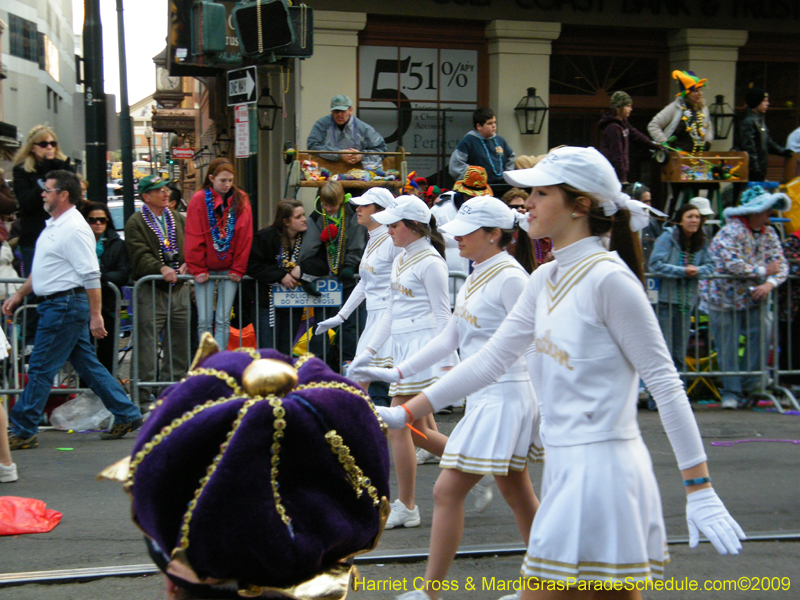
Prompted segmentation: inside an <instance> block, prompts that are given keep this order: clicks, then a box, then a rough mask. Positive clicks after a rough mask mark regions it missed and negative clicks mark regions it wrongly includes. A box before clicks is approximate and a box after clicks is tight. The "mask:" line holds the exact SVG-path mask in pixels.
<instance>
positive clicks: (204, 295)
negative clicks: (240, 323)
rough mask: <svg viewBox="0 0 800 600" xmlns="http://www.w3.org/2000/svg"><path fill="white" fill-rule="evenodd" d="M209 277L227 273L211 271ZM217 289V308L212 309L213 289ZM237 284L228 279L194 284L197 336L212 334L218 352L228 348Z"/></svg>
mask: <svg viewBox="0 0 800 600" xmlns="http://www.w3.org/2000/svg"><path fill="white" fill-rule="evenodd" d="M209 274H210V275H227V274H228V273H227V271H224V272H223V271H212V272H211V273H209ZM217 283H219V287H218V288H217V307H216V310H215V309H214V288H215V287H216V284H217ZM238 287H239V284H238V283H236V282H235V281H232V280H230V279H227V278H226V279H221V280H213V279H209V280H208V281H206V282H205V283H197V282H196V281H195V283H194V297H195V301H196V302H197V334H198V338H199V337H201V336H202V335H203V334H204V333H205V332H206V331H208V332H209V333H213V334H214V339H215V340H216V342H217V346H219V349H220V350H225V349H227V348H228V336H229V335H230V333H231V308H232V307H233V299H234V298H235V297H236V290H237V289H238Z"/></svg>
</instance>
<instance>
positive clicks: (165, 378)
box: [130, 273, 466, 398]
mask: <svg viewBox="0 0 800 600" xmlns="http://www.w3.org/2000/svg"><path fill="white" fill-rule="evenodd" d="M465 278H466V275H464V274H462V273H453V274H451V279H454V280H458V279H460V280H463V279H465ZM225 279H227V275H219V274H218V275H210V276H209V280H210V281H224V280H225ZM178 280H179V281H180V282H184V284H186V283H188V282H191V281H193V280H194V278H193V277H192V276H190V275H179V276H178ZM163 281H164V280H163V277H161V276H160V275H150V276H147V277H143V278H141V279H139V280H138V281H137V282H136V284H135V285H134V287H133V295H132V299H131V307H130V313H131V314H132V322H133V334H132V344H133V348H134V352H133V353H132V357H131V380H132V396H133V398H138V397H139V393H140V392H139V388H142V387H144V388H149V389H151V390H152V391H153V396H154V397H156V396H157V395H158V390H159V389H160V388H163V387H166V386H168V385H169V384H170V383H173V382H174V381H177V380H179V379H180V378H181V377H183V375H184V373H177V372H173V370H172V369H171V368H170V367H171V365H170V364H165V365H164V367H165V368H163V369H161V370H160V371H159V370H157V371H156V372H157V374H158V376H157V377H156V378H155V379H154V380H142V379H141V377H140V366H139V353H138V352H137V351H136V349H137V348H139V344H140V342H139V338H140V333H141V332H140V331H139V326H140V321H139V317H137V312H138V311H139V310H140V307H139V298H140V295H141V290H142V288H143V286H150V287H151V288H155V285H156V283H157V282H163ZM248 288H250V290H251V291H249V290H248ZM169 290H170V292H169V293H168V294H167V299H168V310H167V322H166V323H165V326H164V330H163V334H162V337H165V339H162V347H163V346H164V345H167V346H169V347H172V342H173V341H172V339H171V333H170V327H169V325H170V323H169V320H170V315H171V313H172V304H171V303H172V292H171V290H172V287H171V286H170V288H169ZM262 300H265V299H263V298H261V292H260V291H259V286H258V285H257V284H256V281H255V280H253V279H252V278H250V277H244V278H243V279H242V281H241V282H239V284H238V290H237V300H236V301H235V302H234V310H235V311H236V313H237V314H238V315H244V314H245V313H247V312H248V311H249V317H250V318H249V321H250V322H251V323H252V325H253V330H254V333H255V337H256V346H261V344H260V343H259V341H260V340H262V331H261V318H260V317H261V311H262V310H269V308H268V306H265V307H263V308H262V307H261V304H262ZM246 304H247V306H246ZM264 304H265V305H268V304H269V303H268V301H266V300H265V301H264ZM245 308H247V310H245ZM295 308H297V307H295ZM313 308H315V313H314V320H313V323H312V321H311V320H310V319H309V318H308V312H306V315H307V318H306V319H305V320H301V321H299V322H295V311H293V310H287V311H285V312H283V311H282V312H281V313H279V314H276V318H288V319H289V327H288V331H289V336H290V338H289V339H288V347H289V348H290V349H293V348H295V347H296V346H297V344H298V343H300V344H301V346H302V345H303V344H305V347H306V348H308V347H309V345H310V344H311V340H312V339H314V338H315V336H314V327H315V325H316V324H317V323H319V322H320V321H321V320H322V316H321V311H318V310H317V309H318V308H319V307H313ZM331 308H332V307H331ZM143 310H150V311H151V314H150V316H151V318H150V319H149V323H151V324H153V325H154V324H155V321H156V318H155V316H156V309H155V305H153V306H152V307H147V308H144V309H143ZM306 311H308V308H306ZM365 311H366V306H365V304H364V303H362V304H361V305H360V306H359V307H358V309H357V310H356V312H355V313H354V318H355V322H356V323H355V337H356V341H357V340H358V338H359V337H360V336H361V333H362V325H361V323H362V322H364V321H366V314H365ZM190 327H191V325H190ZM157 333H159V332H154V335H153V336H152V337H153V347H152V348H150V349H143V351H150V352H152V354H153V356H155V357H156V366H158V358H159V357H160V355H161V354H163V352H162V351H160V350H159V344H158V335H156V334H157ZM326 335H327V334H326ZM277 336H278V333H277V328H273V330H272V343H271V344H269V343H267V344H266V346H268V347H273V348H276V347H279V342H280V341H281V340H279V339H278V337H277ZM343 338H344V336H343V335H342V331H341V326H340V327H339V328H338V333H337V334H336V338H335V342H333V344H331V343H330V342H325V343H322V352H321V353H320V354H319V358H320V359H322V360H323V361H324V362H326V363H328V364H329V365H330V362H329V358H331V357H330V352H331V350H333V349H335V350H337V351H338V358H337V359H336V360H335V361H333V362H334V364H333V365H330V366H331V367H333V368H334V369H337V370H338V371H339V372H340V373H343V372H344V369H345V366H346V365H345V364H344V360H343V348H344V339H343ZM191 339H192V335H191V331H189V335H187V336H186V340H183V341H179V343H180V344H181V345H183V346H184V347H185V349H186V355H187V356H188V357H189V361H191V359H192V357H193V355H194V351H195V348H194V347H192V342H191ZM232 340H233V342H231V340H229V342H228V346H229V347H231V346H233V347H240V348H241V347H243V346H244V333H243V328H240V329H239V332H238V334H237V337H234V338H232ZM284 341H287V340H284ZM317 341H319V340H317ZM284 345H287V344H284ZM170 356H171V355H170ZM164 358H165V359H166V356H165V357H164Z"/></svg>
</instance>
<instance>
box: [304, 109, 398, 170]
mask: <svg viewBox="0 0 800 600" xmlns="http://www.w3.org/2000/svg"><path fill="white" fill-rule="evenodd" d="M306 145H307V146H308V149H309V150H333V151H339V150H350V151H351V152H353V154H320V156H321V157H322V158H324V159H325V160H330V161H334V162H336V161H340V160H341V161H343V162H345V163H346V164H349V165H351V168H353V167H355V166H357V165H358V163H361V166H362V167H363V168H365V169H369V170H375V169H380V167H381V161H382V157H381V156H380V155H379V154H369V155H366V156H364V155H363V154H361V153H362V152H386V142H385V141H384V140H383V137H382V136H381V134H380V133H378V132H377V131H375V129H374V128H373V127H372V126H370V125H367V124H366V123H365V122H364V121H361V120H359V119H356V118H355V117H354V116H353V101H352V100H350V98H348V97H347V96H345V95H344V94H339V95H338V96H334V97H333V99H332V100H331V114H330V115H326V116H324V117H322V118H321V119H320V120H319V121H317V122H316V123H314V127H312V128H311V133H309V134H308V141H307V142H306Z"/></svg>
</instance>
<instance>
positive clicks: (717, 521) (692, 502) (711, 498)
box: [686, 488, 747, 554]
mask: <svg viewBox="0 0 800 600" xmlns="http://www.w3.org/2000/svg"><path fill="white" fill-rule="evenodd" d="M686 522H687V524H688V525H689V547H690V548H695V547H697V544H698V542H699V541H700V533H701V532H702V533H703V534H704V535H705V536H706V537H707V538H708V540H709V541H710V542H711V543H712V544H714V548H716V549H717V552H719V553H720V554H728V553H730V554H739V550H741V548H742V543H741V542H740V541H739V540H744V539H747V536H746V535H745V533H744V531H742V528H741V527H739V524H738V523H737V522H736V521H734V520H733V517H731V515H730V513H729V512H728V509H726V508H725V505H724V504H723V503H722V500H720V499H719V496H717V492H715V491H714V488H704V489H702V490H698V491H696V492H692V493H691V494H689V495H688V496H687V498H686Z"/></svg>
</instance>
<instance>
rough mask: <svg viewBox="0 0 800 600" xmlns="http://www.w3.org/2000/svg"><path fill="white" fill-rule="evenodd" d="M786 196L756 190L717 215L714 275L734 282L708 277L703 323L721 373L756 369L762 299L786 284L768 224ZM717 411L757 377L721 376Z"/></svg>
mask: <svg viewBox="0 0 800 600" xmlns="http://www.w3.org/2000/svg"><path fill="white" fill-rule="evenodd" d="M790 205H791V202H790V200H789V197H788V196H786V194H769V193H767V192H766V191H764V189H763V188H762V187H761V186H754V187H751V188H749V189H748V190H746V191H745V192H744V194H742V202H741V205H739V206H736V207H729V208H726V209H725V210H724V211H723V213H722V214H723V217H724V218H725V221H726V224H725V226H724V227H723V228H722V229H720V230H719V232H718V233H717V235H716V236H714V240H713V241H712V242H711V247H710V249H709V250H710V254H711V259H712V260H713V262H714V266H715V269H714V273H715V274H717V275H733V276H735V277H736V279H712V280H711V281H709V284H708V288H707V290H706V295H707V298H706V302H707V304H708V308H709V323H710V325H711V333H712V335H713V336H714V342H715V348H716V350H717V360H718V362H719V367H720V370H722V371H757V370H759V369H760V368H761V366H762V365H761V358H762V356H761V355H762V352H765V351H766V350H767V349H766V348H762V347H761V332H762V328H766V327H767V307H766V301H767V299H768V298H769V295H770V293H771V292H772V290H774V289H775V288H776V287H778V286H779V285H780V284H781V283H783V282H784V281H785V280H786V276H787V274H788V272H789V267H788V264H787V262H786V258H785V257H784V256H783V251H782V249H781V243H780V239H779V238H778V234H777V233H775V230H774V229H773V228H772V227H771V226H770V225H769V219H770V213H771V212H772V211H773V210H787V209H788V208H789V206H790ZM740 335H744V336H745V340H746V341H745V344H746V345H745V352H744V356H743V361H742V362H741V364H740V360H739V337H740ZM722 382H723V384H722V387H723V391H722V407H723V408H728V409H735V408H739V407H740V406H742V405H743V403H744V402H745V394H747V393H750V392H753V391H755V390H756V387H757V385H758V383H759V377H758V376H757V375H748V376H746V377H744V378H743V377H742V376H739V375H727V376H723V378H722Z"/></svg>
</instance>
